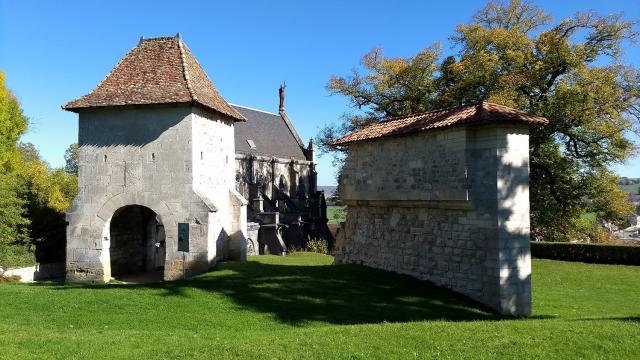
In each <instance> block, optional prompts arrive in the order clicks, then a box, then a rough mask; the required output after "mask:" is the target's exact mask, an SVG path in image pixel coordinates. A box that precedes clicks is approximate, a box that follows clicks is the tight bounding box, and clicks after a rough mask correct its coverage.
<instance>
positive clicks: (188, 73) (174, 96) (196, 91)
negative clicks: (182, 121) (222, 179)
mask: <svg viewBox="0 0 640 360" xmlns="http://www.w3.org/2000/svg"><path fill="white" fill-rule="evenodd" d="M167 103H196V104H199V105H201V106H203V107H205V108H209V109H211V110H214V111H217V112H220V113H222V114H224V115H227V116H230V117H231V118H233V119H235V120H237V121H245V118H244V116H242V114H240V113H239V112H238V111H237V110H236V109H234V108H233V107H231V106H230V105H229V104H228V103H227V102H226V101H225V100H224V98H223V97H222V96H221V95H220V93H218V91H217V90H216V88H215V86H214V85H213V83H212V82H211V81H210V80H209V78H208V77H207V74H206V73H205V72H204V70H203V69H202V67H201V66H200V64H199V63H198V61H197V60H196V59H195V57H194V56H193V54H192V53H191V51H189V48H188V47H187V46H186V45H185V44H184V43H183V42H182V41H181V40H180V38H179V37H160V38H152V39H143V40H141V42H140V43H139V44H138V46H136V47H135V48H133V49H132V50H131V51H129V52H128V53H127V54H126V55H125V56H124V58H123V59H122V60H120V62H119V63H118V64H117V65H116V66H115V67H114V68H113V70H111V72H110V73H109V74H108V75H107V77H106V78H105V79H104V80H102V82H101V83H100V84H99V85H98V86H97V87H96V88H95V89H94V90H93V91H91V92H90V93H89V94H87V95H84V96H82V97H80V98H79V99H76V100H73V101H71V102H69V103H67V104H65V105H63V106H62V108H63V109H65V110H69V111H75V112H77V111H79V110H80V109H83V108H91V107H101V106H121V105H143V104H167Z"/></svg>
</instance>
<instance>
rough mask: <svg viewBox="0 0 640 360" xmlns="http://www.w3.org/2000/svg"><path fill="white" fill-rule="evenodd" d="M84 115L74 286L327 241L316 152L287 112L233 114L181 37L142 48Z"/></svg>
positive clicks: (165, 273)
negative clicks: (293, 123)
mask: <svg viewBox="0 0 640 360" xmlns="http://www.w3.org/2000/svg"><path fill="white" fill-rule="evenodd" d="M63 108H64V109H65V110H68V111H73V112H75V113H78V115H79V135H78V145H79V166H78V167H79V170H78V185H79V194H78V196H77V197H76V199H75V200H74V202H73V204H72V206H71V207H70V208H69V210H68V211H67V221H68V227H67V255H66V265H67V269H66V270H67V279H68V280H70V281H109V280H110V279H111V278H112V277H120V276H125V275H131V274H137V273H145V272H146V273H152V274H156V275H157V276H158V277H159V278H161V279H166V280H171V279H178V278H181V277H183V276H190V275H192V274H195V273H198V272H203V271H206V270H207V269H209V268H210V267H211V266H212V265H214V264H215V263H216V262H217V261H219V260H223V259H243V258H244V257H245V256H247V255H253V254H258V253H272V254H285V253H286V252H287V250H288V249H289V248H291V247H302V246H304V245H305V242H306V240H307V239H308V238H310V237H319V238H323V239H325V240H327V241H332V238H331V234H330V233H329V231H328V229H327V225H326V224H327V219H326V205H325V202H324V196H323V194H322V193H321V192H318V191H316V180H315V179H316V173H315V161H314V158H313V144H312V143H310V144H309V145H308V146H305V145H304V144H303V143H302V141H301V140H300V137H299V136H298V134H297V133H296V131H295V129H294V128H293V125H292V123H291V121H290V119H289V118H288V116H287V114H286V112H285V109H284V87H281V89H280V107H279V112H278V113H277V114H275V113H269V112H265V111H261V110H255V109H251V108H247V107H244V106H239V105H231V104H229V103H227V101H226V100H225V99H224V98H223V97H222V96H221V95H220V93H219V92H218V91H217V89H216V88H215V86H214V85H213V83H212V82H211V81H210V80H209V78H208V77H207V75H206V73H205V72H204V70H203V69H202V67H201V66H200V64H199V63H198V61H197V60H196V59H195V57H194V56H193V54H192V53H191V51H190V50H189V49H188V47H187V46H186V45H185V44H184V42H183V41H182V39H181V38H180V36H179V34H178V35H177V36H175V37H161V38H152V39H143V38H141V39H140V42H139V43H138V45H137V46H135V47H134V48H133V49H132V50H131V51H130V52H129V53H127V54H126V55H125V57H124V58H123V59H122V60H121V61H120V62H119V63H118V64H117V65H116V67H115V68H114V69H113V70H111V72H110V73H109V74H108V75H107V77H106V78H105V79H104V80H103V81H102V82H101V83H100V84H99V85H98V86H97V87H96V88H95V89H94V90H93V91H92V92H90V93H89V94H87V95H84V96H82V97H80V98H78V99H76V100H73V101H71V102H69V103H67V104H65V105H64V106H63Z"/></svg>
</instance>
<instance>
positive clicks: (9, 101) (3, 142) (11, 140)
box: [0, 71, 28, 173]
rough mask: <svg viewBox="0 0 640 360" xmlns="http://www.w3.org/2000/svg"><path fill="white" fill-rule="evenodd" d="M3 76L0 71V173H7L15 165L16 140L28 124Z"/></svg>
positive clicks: (16, 154) (16, 153)
mask: <svg viewBox="0 0 640 360" xmlns="http://www.w3.org/2000/svg"><path fill="white" fill-rule="evenodd" d="M4 77H5V75H4V73H3V72H2V71H0V173H7V172H9V171H11V169H12V168H13V166H15V165H16V162H17V156H18V152H17V150H16V142H17V141H18V139H20V136H22V134H24V133H25V132H26V131H27V124H28V120H27V118H26V117H25V116H24V114H23V113H22V109H20V104H19V103H18V100H17V99H16V98H15V97H14V96H13V95H12V94H11V92H10V91H9V89H7V87H6V86H5V83H4Z"/></svg>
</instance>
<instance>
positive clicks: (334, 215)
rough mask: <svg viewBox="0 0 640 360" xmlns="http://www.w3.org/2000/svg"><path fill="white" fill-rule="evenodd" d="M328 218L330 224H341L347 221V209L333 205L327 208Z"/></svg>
mask: <svg viewBox="0 0 640 360" xmlns="http://www.w3.org/2000/svg"><path fill="white" fill-rule="evenodd" d="M327 218H329V224H340V223H341V222H344V221H346V220H347V207H346V206H338V205H332V206H327Z"/></svg>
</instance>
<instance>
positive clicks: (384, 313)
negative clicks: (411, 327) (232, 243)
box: [49, 261, 508, 325]
mask: <svg viewBox="0 0 640 360" xmlns="http://www.w3.org/2000/svg"><path fill="white" fill-rule="evenodd" d="M49 285H53V284H49ZM53 286H55V285H53ZM58 286H59V287H57V288H58V289H60V290H65V289H75V288H82V289H96V290H101V289H104V290H107V289H138V288H140V289H157V290H159V294H160V296H169V297H172V296H187V292H189V294H188V296H189V297H193V298H194V301H197V300H196V299H195V298H196V297H197V295H194V294H193V293H192V292H191V290H192V289H197V290H201V291H205V292H211V293H217V294H223V295H225V296H226V297H228V298H229V299H231V300H232V301H233V302H234V303H235V304H237V305H238V306H240V307H243V308H247V309H249V310H252V311H259V312H263V313H271V314H273V315H274V316H275V318H276V319H277V320H278V321H280V322H283V323H287V324H291V325H301V324H303V323H305V322H308V321H319V322H326V323H331V324H366V323H382V322H407V321H422V320H440V321H473V320H502V319H508V318H505V317H501V316H498V315H495V314H493V313H491V311H490V310H488V309H486V308H484V307H482V305H480V304H477V303H475V302H473V301H471V300H469V299H467V298H465V297H463V296H461V295H458V294H456V293H454V292H452V291H449V290H447V289H444V288H440V287H437V286H435V285H431V284H429V283H426V282H423V281H419V280H416V279H414V278H411V277H409V276H404V275H398V274H394V273H390V272H386V271H382V270H376V269H371V268H367V267H364V266H359V265H327V266H307V265H302V266H293V265H276V264H266V263H262V262H258V261H248V262H245V263H226V264H222V265H219V266H218V267H216V269H215V270H214V271H212V272H209V273H206V274H203V275H199V276H196V277H194V278H192V279H190V280H186V281H174V282H164V283H155V284H108V285H102V284H62V285H58Z"/></svg>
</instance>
